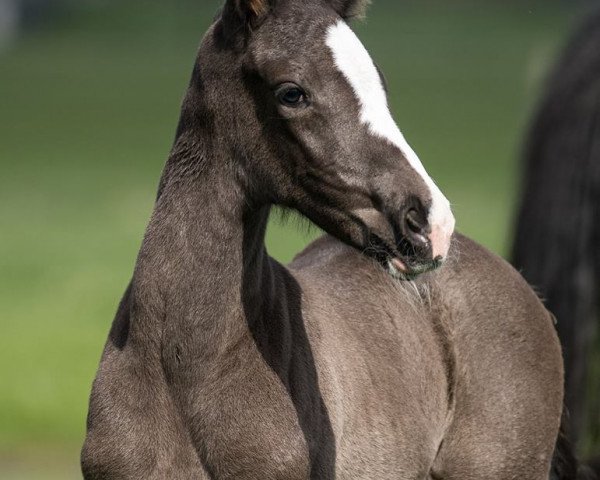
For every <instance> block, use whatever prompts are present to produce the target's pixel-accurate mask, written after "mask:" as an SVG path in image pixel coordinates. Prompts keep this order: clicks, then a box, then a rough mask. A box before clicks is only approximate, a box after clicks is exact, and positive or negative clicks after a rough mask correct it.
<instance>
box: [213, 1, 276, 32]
mask: <svg viewBox="0 0 600 480" xmlns="http://www.w3.org/2000/svg"><path fill="white" fill-rule="evenodd" d="M273 2H274V0H227V1H226V2H225V6H224V7H223V11H222V14H221V19H222V21H223V25H224V26H225V28H226V30H227V31H228V32H229V33H230V34H233V35H235V34H236V33H241V32H247V31H248V30H249V29H252V28H255V27H257V26H258V25H260V23H261V22H262V20H263V19H264V17H266V15H267V14H268V13H269V11H270V10H271V8H272V4H273Z"/></svg>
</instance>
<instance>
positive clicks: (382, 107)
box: [326, 20, 454, 230]
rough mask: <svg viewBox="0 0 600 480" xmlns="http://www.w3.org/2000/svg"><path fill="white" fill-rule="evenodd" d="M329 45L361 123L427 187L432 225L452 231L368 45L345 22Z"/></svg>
mask: <svg viewBox="0 0 600 480" xmlns="http://www.w3.org/2000/svg"><path fill="white" fill-rule="evenodd" d="M326 44H327V46H328V47H329V49H330V50H331V52H332V54H333V59H334V61H335V65H336V67H337V69H338V70H339V71H340V72H341V73H342V74H343V75H344V77H345V78H346V80H347V81H348V82H349V84H350V86H351V87H352V90H353V91H354V94H355V96H356V98H357V100H358V103H359V104H360V107H361V122H362V123H364V124H365V125H367V127H368V129H369V131H370V132H371V133H372V134H373V135H375V136H377V137H379V138H382V139H384V140H386V141H389V142H390V143H391V144H393V145H395V146H396V147H397V148H398V149H399V150H400V152H401V154H402V156H403V157H404V158H405V159H406V160H407V162H408V163H409V164H410V166H411V167H412V168H413V169H414V170H415V171H416V172H417V173H418V174H419V176H420V177H421V178H422V179H423V181H424V183H425V185H426V186H427V187H428V189H429V192H430V194H431V202H432V203H431V209H430V212H429V221H430V224H431V225H444V226H445V229H448V230H452V229H453V228H454V224H453V217H452V215H451V213H450V204H449V202H448V200H447V199H446V197H445V196H444V195H443V194H442V192H441V191H440V189H439V188H438V187H437V185H436V184H435V183H434V182H433V180H432V179H431V177H430V176H429V175H428V174H427V171H426V170H425V168H424V167H423V164H422V163H421V161H420V159H419V157H418V156H417V154H416V153H415V151H414V150H413V149H412V148H411V146H410V145H409V144H408V142H407V141H406V139H405V138H404V135H403V134H402V132H401V131H400V129H399V128H398V126H397V125H396V122H395V121H394V119H393V117H392V114H391V112H390V109H389V106H388V102H387V95H386V91H385V88H384V85H383V82H382V80H381V76H380V75H379V72H378V70H377V67H376V66H375V63H374V62H373V60H372V59H371V56H370V55H369V52H368V51H367V49H366V48H365V46H364V45H363V44H362V42H361V41H360V40H359V39H358V37H357V36H356V34H355V33H354V32H353V31H352V29H351V28H350V27H349V26H348V24H347V23H346V22H345V21H343V20H340V21H338V22H337V23H335V24H334V25H332V26H331V27H329V29H328V31H327V38H326ZM450 219H451V220H450ZM450 223H451V225H450Z"/></svg>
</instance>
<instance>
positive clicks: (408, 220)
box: [404, 208, 428, 243]
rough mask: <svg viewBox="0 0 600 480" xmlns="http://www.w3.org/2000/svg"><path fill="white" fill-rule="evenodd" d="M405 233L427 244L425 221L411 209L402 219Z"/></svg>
mask: <svg viewBox="0 0 600 480" xmlns="http://www.w3.org/2000/svg"><path fill="white" fill-rule="evenodd" d="M404 221H405V224H406V227H407V228H406V230H407V231H406V233H407V234H408V233H412V234H413V235H414V236H416V237H417V239H418V240H420V241H421V242H423V243H427V233H428V231H427V230H428V228H427V227H428V225H427V220H425V219H424V218H423V216H422V215H421V214H420V213H419V212H418V211H417V210H415V209H414V208H411V209H410V210H409V211H408V212H407V213H406V216H405V217H404Z"/></svg>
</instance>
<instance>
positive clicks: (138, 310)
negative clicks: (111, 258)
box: [82, 0, 563, 480]
mask: <svg viewBox="0 0 600 480" xmlns="http://www.w3.org/2000/svg"><path fill="white" fill-rule="evenodd" d="M363 3H364V2H363ZM362 7H363V5H362V4H361V2H358V1H356V0H279V1H269V0H228V1H227V2H226V4H225V7H224V9H223V11H222V13H221V15H220V16H219V18H218V19H216V21H215V23H214V24H213V26H212V27H211V29H210V30H209V32H208V34H207V35H206V37H205V38H204V40H203V42H202V45H201V47H200V51H199V54H198V59H197V63H196V67H195V69H194V73H193V76H192V80H191V83H190V86H189V89H188V92H187V95H186V98H185V101H184V104H183V109H182V114H181V121H180V124H179V128H178V131H177V137H176V141H175V145H174V147H173V151H172V153H171V156H170V158H169V160H168V162H167V165H166V167H165V171H164V174H163V177H162V181H161V183H160V188H159V194H158V199H157V202H156V206H155V210H154V213H153V215H152V219H151V221H150V225H149V227H148V230H147V233H146V236H145V239H144V242H143V245H142V248H141V251H140V254H139V257H138V262H137V265H136V268H135V272H134V275H133V279H132V281H131V284H130V286H129V287H128V289H127V291H126V293H125V296H124V298H123V300H122V302H121V305H120V307H119V310H118V313H117V316H116V319H115V321H114V323H113V327H112V330H111V332H110V336H109V340H108V342H107V344H106V348H105V351H104V354H103V357H102V361H101V364H100V368H99V371H98V375H97V378H96V380H95V382H94V387H93V392H92V396H91V402H90V412H89V416H88V435H87V439H86V443H85V445H84V448H83V452H82V467H83V472H84V476H85V478H86V479H192V478H193V479H215V480H216V479H219V480H221V479H262V480H269V479H281V480H284V479H285V480H294V479H298V480H300V479H309V478H310V479H334V478H337V479H348V480H349V479H352V480H356V479H373V480H388V479H389V480H392V479H393V480H399V479H411V480H412V479H415V480H421V479H422V480H425V479H456V480H470V479H478V480H479V479H492V478H493V479H495V480H502V479H506V480H508V479H520V480H547V478H548V474H549V469H550V462H551V457H552V452H553V449H554V445H555V441H556V436H557V432H558V426H559V419H560V415H561V404H562V393H563V392H562V364H561V353H560V348H559V345H558V342H557V339H556V335H555V332H554V328H553V325H552V321H551V319H550V317H549V315H548V314H547V312H546V310H545V309H544V307H543V306H542V304H541V303H540V302H539V300H538V299H537V297H536V296H535V294H534V293H533V292H532V291H531V290H530V289H529V287H528V286H527V285H526V283H525V282H524V281H523V280H522V279H521V278H520V277H519V275H518V274H517V273H516V272H515V271H514V270H512V269H511V268H510V267H509V266H508V265H507V264H506V263H505V262H504V261H502V260H501V259H499V258H497V257H495V256H494V255H492V254H490V253H489V252H487V251H486V250H484V249H483V248H482V247H480V246H478V245H476V244H475V243H473V242H472V241H470V240H468V239H467V238H464V237H461V236H459V235H458V234H455V235H453V230H454V218H453V216H452V213H451V211H450V207H449V203H448V201H447V200H446V198H445V197H444V196H443V195H442V193H441V192H440V191H439V189H438V188H437V187H436V186H435V184H434V183H433V181H432V180H431V179H430V178H429V176H428V175H427V173H426V172H425V169H424V168H423V166H422V164H421V163H420V161H419V159H418V157H417V155H416V154H415V153H414V152H413V150H412V149H411V148H410V147H409V146H408V144H407V143H406V141H405V139H404V137H403V136H402V134H401V133H400V131H399V130H398V128H397V127H396V124H395V123H394V121H393V120H392V117H391V115H390V112H389V110H388V107H387V100H386V94H385V90H384V88H383V82H382V79H381V77H380V75H379V73H378V70H377V68H376V66H375V65H374V63H373V61H372V60H371V58H370V57H369V55H368V53H367V51H366V50H365V48H364V47H363V46H362V44H361V43H360V41H359V40H358V38H357V37H356V36H355V34H354V33H353V32H352V30H351V29H350V28H349V26H348V25H347V24H346V22H345V20H344V19H346V18H349V17H352V16H355V15H357V14H359V13H360V11H361V9H362ZM273 204H279V205H283V206H285V207H288V208H293V209H296V210H298V211H300V212H301V213H302V214H303V215H305V216H306V217H308V218H309V219H310V220H312V221H313V222H314V223H316V224H317V225H318V226H320V227H321V228H323V229H324V230H325V231H327V232H328V233H329V234H330V235H331V236H328V237H325V238H323V239H321V240H319V241H317V242H316V243H314V244H313V245H312V246H310V247H309V248H308V249H307V250H306V251H305V252H304V253H302V254H301V255H300V256H299V257H298V258H297V259H296V260H295V261H294V262H293V263H292V265H290V266H289V267H287V268H286V267H283V266H281V265H280V264H278V263H277V262H276V261H274V260H273V259H271V258H270V257H269V256H268V255H267V253H266V251H265V247H264V236H265V228H266V225H267V219H268V216H269V211H270V208H271V205H273ZM448 258H450V259H452V261H447V262H445V260H447V259H448ZM444 262H445V263H446V264H445V265H444V266H443V267H441V268H439V269H436V267H440V266H441V265H442V264H443V263H444Z"/></svg>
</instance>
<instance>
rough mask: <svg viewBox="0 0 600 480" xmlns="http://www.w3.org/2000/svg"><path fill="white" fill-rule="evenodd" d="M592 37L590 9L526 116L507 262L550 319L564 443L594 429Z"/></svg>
mask: <svg viewBox="0 0 600 480" xmlns="http://www.w3.org/2000/svg"><path fill="white" fill-rule="evenodd" d="M598 45H600V10H596V11H595V12H592V14H591V15H590V16H589V17H587V18H586V20H585V22H584V23H583V24H582V25H581V26H580V27H578V28H577V29H576V32H575V34H574V35H573V37H572V39H571V40H570V41H569V42H568V46H567V47H566V49H565V51H564V53H563V55H562V58H561V59H560V61H559V62H558V64H557V65H556V67H555V68H554V71H553V73H552V74H551V75H550V78H549V80H548V84H547V86H546V91H545V93H544V96H543V98H542V101H541V102H540V105H539V107H538V109H537V112H536V114H535V116H534V118H533V120H532V124H531V127H530V131H529V133H528V136H527V139H526V145H525V148H524V152H523V162H522V163H523V166H524V172H523V193H522V198H521V201H520V206H519V211H518V218H517V224H516V232H515V238H514V244H513V252H512V261H513V264H514V265H515V266H516V267H517V268H519V269H520V270H521V272H522V274H523V275H524V276H525V278H526V279H527V280H528V281H529V282H530V283H531V284H532V285H534V286H536V288H538V289H539V291H540V293H541V295H542V296H543V297H544V298H545V299H546V304H547V307H548V308H549V310H550V311H552V312H553V313H554V315H555V316H556V317H557V319H558V333H559V337H560V339H561V342H562V345H563V348H564V355H565V370H566V405H567V409H568V411H569V414H570V415H569V425H570V428H569V429H570V434H571V436H572V438H573V440H574V441H577V439H580V438H581V437H582V436H584V434H585V433H588V434H589V432H590V430H591V428H590V427H591V426H592V424H593V422H596V425H595V427H596V432H598V431H600V424H598V419H600V405H598V404H596V405H595V410H592V408H591V407H592V406H591V405H589V397H590V393H591V388H590V387H589V384H588V382H589V372H588V365H589V361H590V358H591V353H592V348H593V344H594V331H596V332H598V325H599V320H600V317H599V310H598V308H599V307H600V304H599V300H600V296H599V292H600V228H599V227H598V225H599V222H600V121H599V119H600V81H599V78H600V52H599V51H598V49H597V46H598ZM595 387H596V388H599V387H600V384H598V383H597V382H596V384H595ZM586 392H587V393H586ZM598 471H599V472H600V468H599V469H598Z"/></svg>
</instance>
